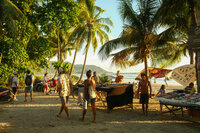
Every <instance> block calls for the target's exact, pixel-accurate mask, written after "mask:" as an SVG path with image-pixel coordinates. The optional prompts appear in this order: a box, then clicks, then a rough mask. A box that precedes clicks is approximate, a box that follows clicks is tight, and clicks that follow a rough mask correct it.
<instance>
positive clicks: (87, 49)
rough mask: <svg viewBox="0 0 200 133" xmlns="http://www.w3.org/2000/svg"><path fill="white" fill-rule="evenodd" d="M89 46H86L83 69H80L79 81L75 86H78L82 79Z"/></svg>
mask: <svg viewBox="0 0 200 133" xmlns="http://www.w3.org/2000/svg"><path fill="white" fill-rule="evenodd" d="M89 46H90V45H89V44H87V46H86V53H85V60H84V63H83V68H82V72H81V76H80V78H79V81H78V82H77V84H79V83H80V82H81V80H82V78H83V74H84V71H85V65H86V60H87V55H88V50H89Z"/></svg>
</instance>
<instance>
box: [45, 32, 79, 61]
mask: <svg viewBox="0 0 200 133" xmlns="http://www.w3.org/2000/svg"><path fill="white" fill-rule="evenodd" d="M71 33H72V32H71V30H70V29H69V30H68V31H64V30H60V32H59V40H60V49H58V43H57V40H58V39H57V36H56V35H52V36H50V37H48V41H49V42H50V44H51V47H52V52H53V54H54V55H56V54H58V53H60V56H61V57H60V61H61V62H63V61H64V60H66V59H67V56H68V54H69V55H70V56H71V51H72V50H74V49H75V45H74V43H73V42H72V41H71V40H70V38H69V37H70V35H71ZM59 50H60V51H59Z"/></svg>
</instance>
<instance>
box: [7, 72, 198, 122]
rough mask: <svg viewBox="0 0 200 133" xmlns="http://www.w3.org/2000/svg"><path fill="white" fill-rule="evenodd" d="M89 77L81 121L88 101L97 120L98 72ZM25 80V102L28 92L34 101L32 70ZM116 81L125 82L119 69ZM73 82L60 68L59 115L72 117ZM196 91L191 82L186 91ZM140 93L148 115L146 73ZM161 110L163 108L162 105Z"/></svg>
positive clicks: (14, 86)
mask: <svg viewBox="0 0 200 133" xmlns="http://www.w3.org/2000/svg"><path fill="white" fill-rule="evenodd" d="M17 75H18V73H17V71H16V72H14V75H13V77H12V85H11V87H12V89H13V93H14V96H13V100H14V101H17V99H16V92H17V87H18V84H19V81H18V77H17ZM86 76H87V79H86V80H85V81H84V91H83V101H84V107H83V112H82V117H81V118H80V120H81V121H83V120H84V119H85V115H86V112H87V105H88V103H91V107H92V112H93V120H92V122H96V107H95V101H96V97H97V94H96V89H95V88H96V84H98V83H99V80H98V76H97V73H96V72H93V76H92V71H91V70H88V71H87V72H86ZM47 77H48V75H47V73H45V76H44V88H45V89H44V92H45V93H47V90H48V78H47ZM24 81H25V100H24V102H27V93H30V97H31V101H33V81H34V76H33V75H31V74H30V71H29V70H28V71H27V74H26V75H25V76H24ZM115 82H116V83H122V82H123V76H122V75H121V74H120V71H117V77H116V78H115ZM72 89H73V86H72V82H71V80H70V78H69V77H68V75H67V74H66V73H65V70H64V69H59V75H58V77H57V92H58V95H59V97H60V100H61V108H60V111H59V113H58V114H57V117H60V116H61V113H62V111H63V110H65V112H66V118H67V119H69V118H70V114H69V111H68V106H67V103H68V100H69V96H70V94H71V93H72ZM165 89H166V86H165V85H162V86H161V88H160V90H159V92H158V93H157V94H156V96H157V95H162V96H164V95H165ZM194 92H195V89H194V84H193V83H190V84H189V86H187V87H186V88H185V93H188V94H192V93H194ZM139 93H140V104H142V110H143V114H144V115H148V104H149V98H151V94H152V87H151V83H150V82H149V81H148V78H147V76H146V74H144V73H142V74H141V80H140V81H139V84H138V91H137V94H139ZM160 108H161V110H162V105H161V107H160Z"/></svg>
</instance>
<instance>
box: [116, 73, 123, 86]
mask: <svg viewBox="0 0 200 133" xmlns="http://www.w3.org/2000/svg"><path fill="white" fill-rule="evenodd" d="M120 74H121V73H120V71H119V70H118V71H117V77H116V78H115V82H116V83H122V82H123V80H124V76H122V75H120Z"/></svg>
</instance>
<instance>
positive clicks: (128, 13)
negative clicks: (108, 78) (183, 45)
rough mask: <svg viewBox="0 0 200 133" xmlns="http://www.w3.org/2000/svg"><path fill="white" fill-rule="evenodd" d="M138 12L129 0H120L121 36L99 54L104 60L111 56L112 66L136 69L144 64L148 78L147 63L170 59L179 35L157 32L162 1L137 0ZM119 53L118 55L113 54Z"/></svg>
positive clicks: (173, 32) (106, 44)
mask: <svg viewBox="0 0 200 133" xmlns="http://www.w3.org/2000/svg"><path fill="white" fill-rule="evenodd" d="M137 7H138V8H137V9H138V10H137V11H136V10H134V9H133V7H132V3H131V1H129V0H120V7H119V9H120V15H121V18H122V20H123V21H124V26H123V31H122V33H121V35H120V37H118V38H116V39H114V40H110V41H109V42H107V43H105V44H104V45H103V46H102V47H101V49H100V51H99V55H100V57H101V58H102V59H107V58H109V57H112V63H114V64H116V65H119V66H121V67H126V66H133V65H137V64H139V63H142V62H144V66H145V73H146V74H147V75H148V71H147V70H148V60H149V59H151V62H152V64H155V62H160V61H161V60H162V58H163V56H164V57H165V58H170V57H171V56H172V55H174V54H175V53H174V50H173V49H177V47H176V45H175V42H176V41H177V39H178V38H177V37H178V36H177V35H176V32H175V31H174V27H170V28H167V29H165V30H164V31H163V32H161V33H158V27H159V22H160V18H159V16H158V10H159V2H158V1H155V0H137ZM116 50H118V52H115V53H114V52H113V51H116Z"/></svg>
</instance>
